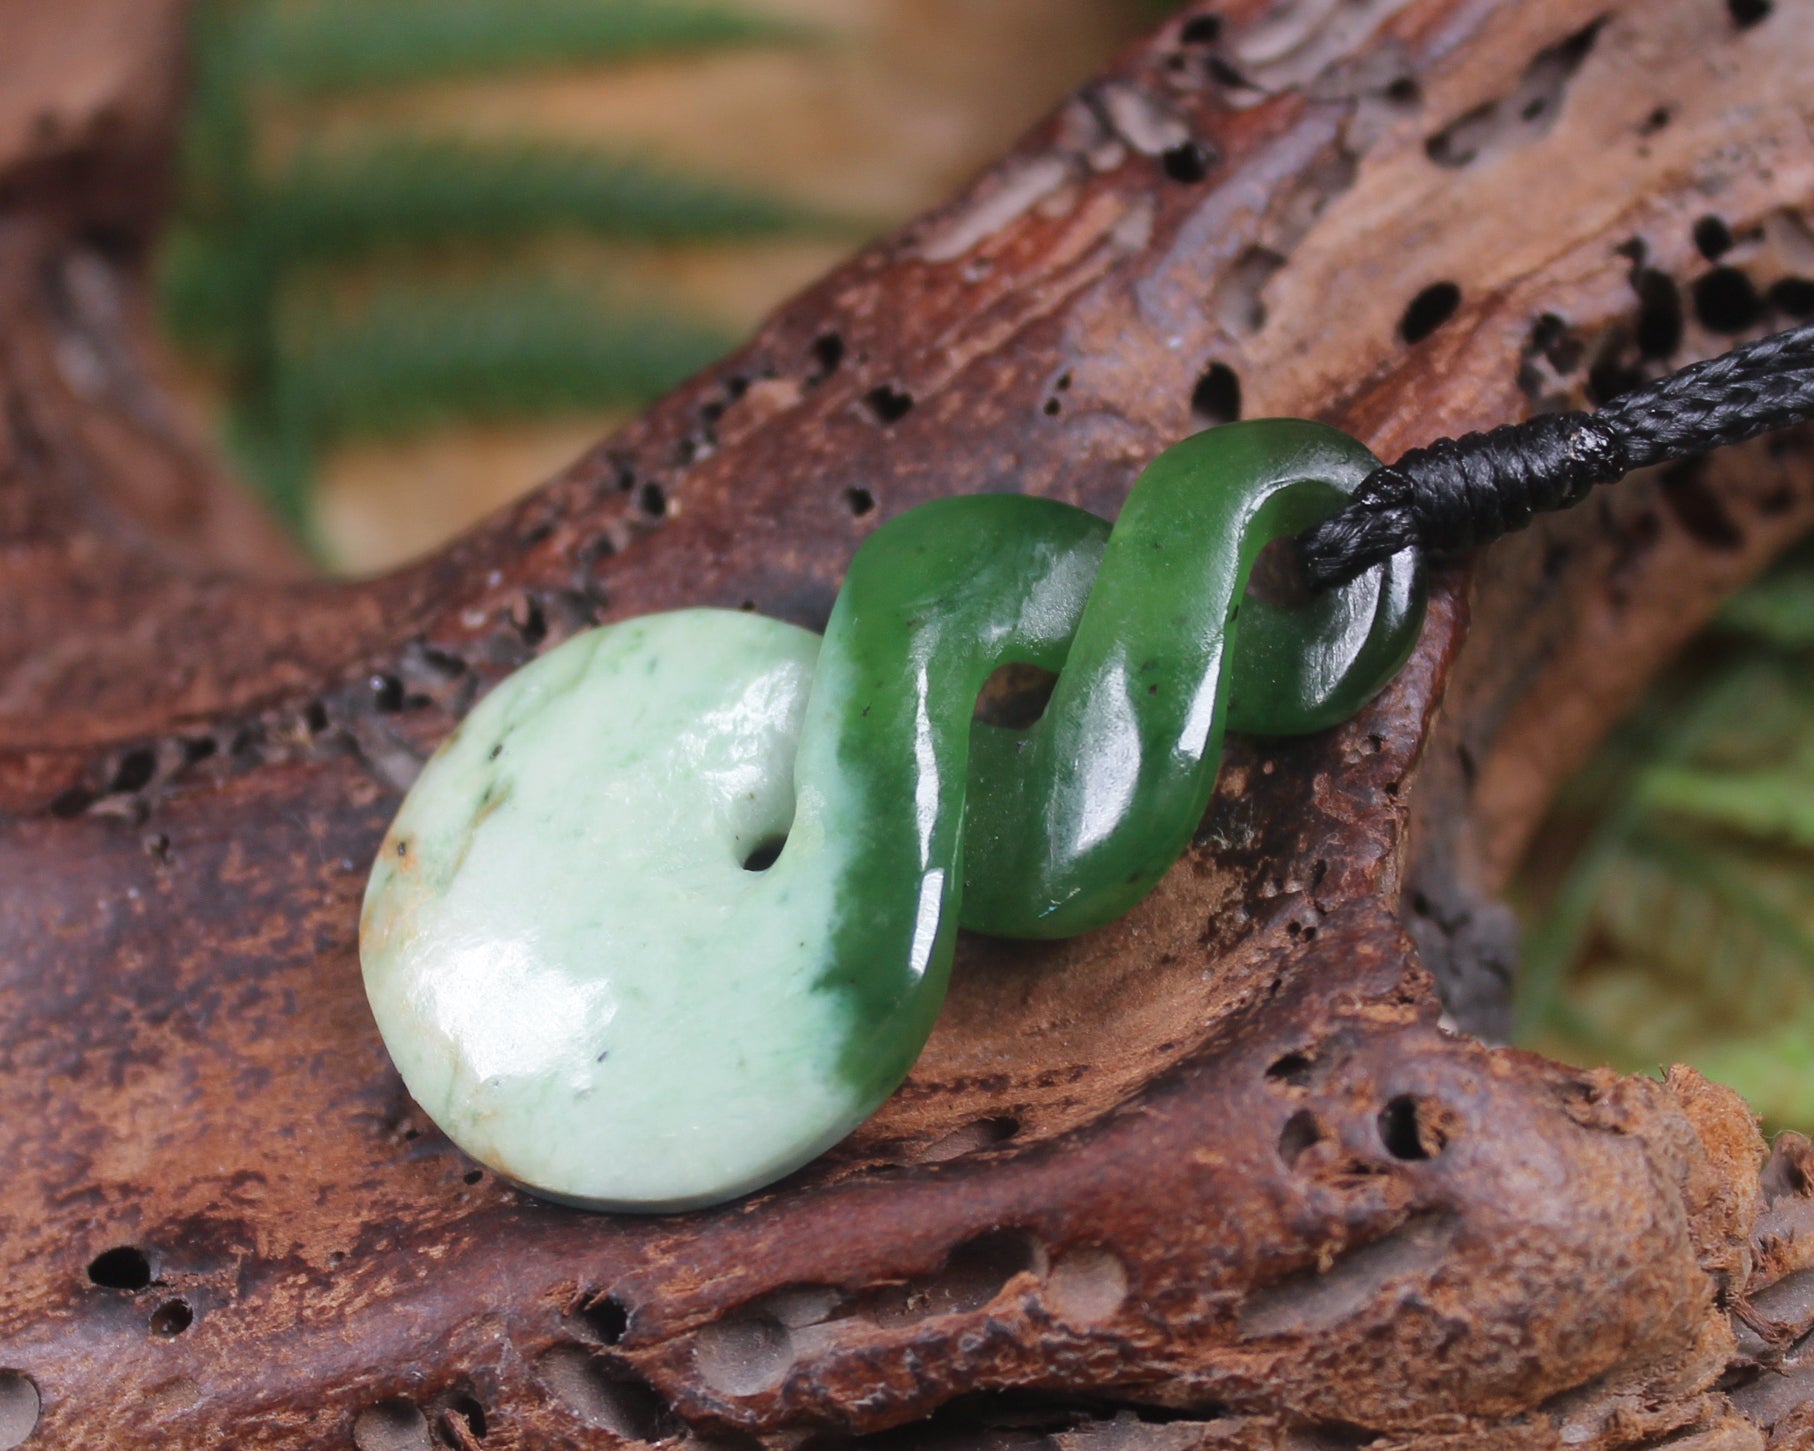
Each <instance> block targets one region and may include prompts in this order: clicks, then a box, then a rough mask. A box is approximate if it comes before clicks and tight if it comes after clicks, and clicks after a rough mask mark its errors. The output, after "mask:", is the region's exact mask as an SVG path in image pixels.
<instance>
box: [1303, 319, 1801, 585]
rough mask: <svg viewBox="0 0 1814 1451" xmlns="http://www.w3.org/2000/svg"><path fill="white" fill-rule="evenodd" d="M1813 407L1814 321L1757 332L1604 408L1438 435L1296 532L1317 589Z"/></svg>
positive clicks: (1522, 521)
mask: <svg viewBox="0 0 1814 1451" xmlns="http://www.w3.org/2000/svg"><path fill="white" fill-rule="evenodd" d="M1810 418H1814V324H1810V325H1808V326H1805V327H1798V328H1793V329H1791V330H1790V331H1788V332H1783V333H1777V334H1775V335H1774V336H1771V337H1767V338H1763V339H1760V340H1759V341H1757V342H1754V343H1746V344H1745V345H1744V346H1742V347H1738V348H1734V349H1733V350H1732V351H1731V352H1729V353H1724V354H1722V355H1721V356H1719V357H1717V358H1709V359H1707V360H1706V361H1705V362H1701V363H1694V364H1691V365H1690V366H1688V367H1686V368H1683V369H1682V370H1681V371H1680V372H1679V373H1671V374H1669V375H1668V376H1667V377H1663V378H1658V379H1657V380H1656V381H1655V382H1652V383H1646V384H1645V385H1644V386H1642V387H1640V388H1634V389H1632V390H1631V391H1630V392H1628V393H1622V394H1620V395H1619V396H1618V397H1617V398H1615V399H1613V400H1612V402H1610V403H1608V404H1607V405H1606V406H1605V407H1604V408H1602V409H1600V410H1599V412H1597V413H1540V414H1538V415H1537V416H1536V417H1535V418H1532V419H1529V420H1528V421H1526V422H1524V423H1508V424H1505V425H1504V426H1502V427H1499V428H1495V429H1491V430H1489V431H1488V432H1486V433H1468V434H1463V435H1462V436H1461V437H1460V438H1439V439H1437V440H1436V442H1435V443H1432V444H1430V445H1428V446H1427V447H1425V448H1414V449H1412V450H1411V451H1410V452H1409V453H1407V454H1406V455H1405V456H1404V457H1403V458H1401V459H1399V460H1398V462H1397V463H1395V464H1389V465H1385V466H1383V467H1381V468H1377V469H1375V470H1374V471H1373V472H1372V473H1371V474H1369V475H1368V476H1367V478H1366V479H1365V480H1364V481H1363V482H1362V484H1361V486H1360V488H1359V489H1357V490H1356V491H1355V493H1354V496H1353V498H1352V499H1351V500H1350V501H1349V503H1348V504H1347V505H1346V506H1345V507H1344V508H1342V510H1341V511H1340V512H1339V513H1336V514H1334V515H1332V516H1331V517H1330V518H1328V519H1326V520H1324V521H1323V522H1322V523H1321V524H1319V525H1317V526H1316V527H1315V528H1314V529H1311V530H1309V531H1307V532H1306V533H1305V534H1304V535H1303V536H1302V537H1301V538H1300V539H1299V540H1298V558H1299V562H1300V565H1301V566H1302V569H1303V573H1304V579H1305V581H1306V582H1307V583H1308V584H1309V585H1310V587H1311V588H1312V589H1318V590H1322V589H1329V588H1332V587H1333V586H1335V585H1339V584H1346V583H1347V582H1348V581H1349V580H1351V579H1353V578H1355V577H1356V576H1357V575H1360V574H1364V573H1365V572H1366V571H1367V570H1369V569H1371V568H1372V567H1373V566H1374V565H1376V564H1383V563H1384V562H1385V561H1386V560H1388V559H1390V558H1391V557H1392V556H1393V555H1394V554H1396V553H1398V551H1399V550H1401V549H1403V548H1405V547H1406V546H1407V545H1412V544H1415V545H1419V546H1421V547H1423V548H1424V549H1428V550H1432V551H1443V552H1446V551H1452V550H1458V549H1467V548H1470V547H1471V546H1473V545H1476V544H1485V543H1487V542H1489V541H1491V540H1493V539H1497V538H1498V537H1499V536H1500V535H1502V534H1509V533H1511V532H1512V531H1513V530H1515V529H1522V528H1523V527H1524V526H1525V525H1526V524H1528V523H1530V521H1531V518H1532V516H1533V515H1535V514H1539V513H1542V512H1544V511H1547V510H1551V509H1566V508H1568V507H1569V506H1570V505H1571V504H1578V503H1580V502H1581V500H1582V499H1584V498H1586V497H1587V496H1588V494H1590V493H1592V492H1593V489H1594V486H1595V485H1596V484H1609V483H1612V482H1613V481H1614V480H1616V479H1619V478H1623V477H1624V476H1625V475H1626V474H1628V473H1630V472H1631V471H1632V470H1633V469H1641V468H1647V467H1649V466H1650V465H1652V464H1660V463H1668V462H1670V461H1671V460H1673V459H1679V458H1684V457H1687V456H1688V455H1690V454H1698V453H1705V452H1707V451H1708V450H1709V449H1715V448H1724V447H1725V446H1726V445H1727V444H1731V443H1743V442H1744V441H1745V440H1746V439H1748V438H1756V437H1757V436H1758V435H1759V434H1764V433H1771V432H1774V431H1775V430H1777V429H1779V428H1788V427H1790V426H1792V425H1794V424H1797V423H1804V422H1806V421H1807V420H1808V419H1810Z"/></svg>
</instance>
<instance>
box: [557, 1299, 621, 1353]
mask: <svg viewBox="0 0 1814 1451" xmlns="http://www.w3.org/2000/svg"><path fill="white" fill-rule="evenodd" d="M570 1313H571V1315H572V1318H573V1320H574V1321H575V1322H576V1323H577V1324H578V1325H579V1326H580V1327H581V1328H582V1329H583V1330H584V1332H585V1334H586V1335H587V1337H588V1338H590V1339H592V1340H595V1341H597V1342H598V1343H599V1344H600V1345H616V1344H617V1343H618V1342H619V1341H620V1340H622V1339H623V1338H624V1335H625V1333H626V1332H627V1331H628V1330H629V1328H630V1312H629V1310H628V1309H626V1308H625V1307H624V1305H623V1303H622V1302H621V1301H618V1300H614V1299H612V1298H611V1296H609V1295H607V1294H605V1293H604V1292H603V1291H597V1292H594V1293H593V1294H592V1295H590V1296H588V1297H586V1298H585V1299H584V1300H583V1301H582V1302H581V1303H580V1304H579V1306H578V1307H577V1308H576V1309H574V1310H572V1311H571V1312H570Z"/></svg>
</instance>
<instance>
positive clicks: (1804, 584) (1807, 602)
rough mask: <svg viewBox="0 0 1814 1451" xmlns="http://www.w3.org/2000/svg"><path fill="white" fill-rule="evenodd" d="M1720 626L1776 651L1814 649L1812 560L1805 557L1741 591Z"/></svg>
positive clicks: (1722, 611)
mask: <svg viewBox="0 0 1814 1451" xmlns="http://www.w3.org/2000/svg"><path fill="white" fill-rule="evenodd" d="M1720 623H1721V624H1722V625H1724V626H1725V627H1727V628H1728V629H1731V630H1736V631H1742V632H1743V633H1745V634H1749V635H1753V636H1755V637H1756V638H1758V639H1759V640H1761V641H1763V642H1764V643H1766V644H1769V645H1772V646H1774V647H1776V648H1777V649H1779V650H1814V558H1809V557H1807V556H1806V555H1804V556H1802V557H1801V558H1799V559H1796V560H1794V561H1792V562H1791V563H1790V564H1788V565H1786V566H1784V567H1781V568H1778V569H1777V570H1775V571H1773V572H1772V573H1770V574H1769V575H1767V576H1765V577H1764V578H1763V579H1761V580H1759V581H1758V582H1757V583H1756V584H1754V585H1752V586H1751V587H1750V588H1749V589H1746V590H1741V591H1740V592H1739V593H1738V594H1736V595H1734V596H1733V597H1732V599H1731V600H1729V601H1728V602H1727V604H1726V607H1725V608H1724V609H1723V610H1721V611H1720Z"/></svg>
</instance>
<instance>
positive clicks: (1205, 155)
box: [1159, 141, 1216, 182]
mask: <svg viewBox="0 0 1814 1451" xmlns="http://www.w3.org/2000/svg"><path fill="white" fill-rule="evenodd" d="M1215 163H1216V154H1215V152H1213V151H1211V150H1210V149H1209V148H1208V147H1207V146H1204V145H1202V144H1201V143H1199V142H1196V141H1181V142H1179V143H1178V145H1176V146H1172V147H1169V148H1167V149H1166V150H1164V151H1162V152H1160V153H1159V164H1160V165H1161V166H1162V167H1164V168H1165V174H1166V175H1167V176H1169V177H1170V178H1171V179H1172V180H1173V181H1182V182H1197V181H1202V180H1203V178H1204V177H1206V176H1208V175H1209V169H1210V167H1212V166H1214V165H1215Z"/></svg>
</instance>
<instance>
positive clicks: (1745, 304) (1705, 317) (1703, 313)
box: [1694, 267, 1763, 333]
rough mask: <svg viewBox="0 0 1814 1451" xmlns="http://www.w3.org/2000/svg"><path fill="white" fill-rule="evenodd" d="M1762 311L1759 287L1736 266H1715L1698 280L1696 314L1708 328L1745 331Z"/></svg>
mask: <svg viewBox="0 0 1814 1451" xmlns="http://www.w3.org/2000/svg"><path fill="white" fill-rule="evenodd" d="M1762 311H1763V301H1762V299H1761V298H1759V297H1758V295H1757V288H1756V287H1754V286H1753V285H1752V283H1751V279H1750V278H1749V277H1747V276H1746V275H1745V274H1744V273H1743V272H1741V271H1739V270H1738V268H1736V267H1715V268H1714V269H1713V270H1712V271H1711V272H1709V273H1708V274H1707V275H1706V276H1705V277H1703V278H1701V279H1700V280H1699V281H1698V282H1696V283H1695V284H1694V315H1695V316H1696V317H1697V318H1699V319H1700V322H1701V326H1702V327H1704V328H1706V329H1707V331H1708V332H1715V333H1742V332H1744V331H1745V329H1746V328H1748V327H1750V326H1752V325H1753V324H1754V323H1755V322H1756V321H1757V319H1758V315H1759V314H1760V313H1761V312H1762Z"/></svg>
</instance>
